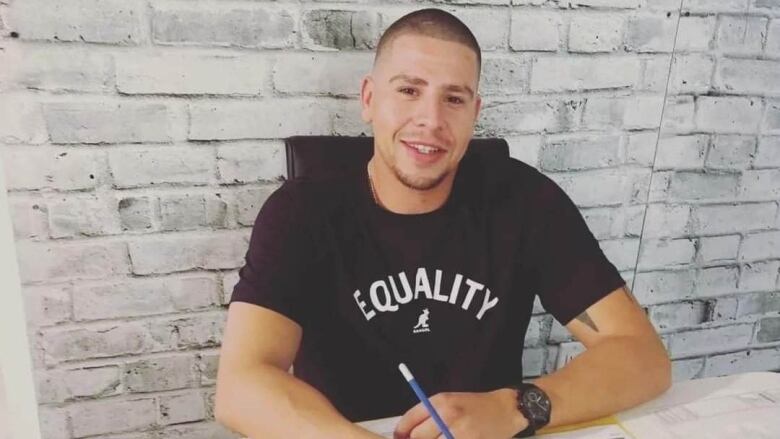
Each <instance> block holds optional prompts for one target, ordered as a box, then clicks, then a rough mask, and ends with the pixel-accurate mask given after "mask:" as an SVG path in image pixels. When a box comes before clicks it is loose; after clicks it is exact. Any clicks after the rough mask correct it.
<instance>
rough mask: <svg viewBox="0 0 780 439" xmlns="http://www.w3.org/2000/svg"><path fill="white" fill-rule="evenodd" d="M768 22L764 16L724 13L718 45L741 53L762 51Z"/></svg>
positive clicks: (724, 49)
mask: <svg viewBox="0 0 780 439" xmlns="http://www.w3.org/2000/svg"><path fill="white" fill-rule="evenodd" d="M766 24H767V19H766V18H764V17H747V16H731V15H722V16H721V17H720V26H718V35H717V37H716V47H717V48H718V49H720V50H722V51H725V52H732V53H733V52H736V53H739V54H747V53H755V54H758V53H761V46H762V44H763V40H764V35H765V33H766V31H765V30H766ZM745 61H747V60H745Z"/></svg>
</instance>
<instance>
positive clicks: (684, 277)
mask: <svg viewBox="0 0 780 439" xmlns="http://www.w3.org/2000/svg"><path fill="white" fill-rule="evenodd" d="M694 280H695V276H694V273H693V272H692V271H689V270H679V271H651V272H640V273H637V274H636V278H635V279H634V295H636V297H637V299H638V300H639V302H640V303H642V304H643V305H653V304H657V303H663V302H670V301H677V300H680V299H685V298H689V297H691V296H692V295H693V287H694Z"/></svg>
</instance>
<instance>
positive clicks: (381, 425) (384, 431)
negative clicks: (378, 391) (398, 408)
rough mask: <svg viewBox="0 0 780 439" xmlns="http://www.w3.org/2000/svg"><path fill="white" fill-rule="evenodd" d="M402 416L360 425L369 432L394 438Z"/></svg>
mask: <svg viewBox="0 0 780 439" xmlns="http://www.w3.org/2000/svg"><path fill="white" fill-rule="evenodd" d="M400 419H401V417H400V416H394V417H392V418H383V419H375V420H372V421H365V422H360V423H358V425H359V426H361V427H363V428H365V429H366V430H368V431H371V432H374V433H376V434H378V435H380V436H382V437H387V438H390V439H392V438H393V431H394V430H395V426H396V425H397V424H398V421H399V420H400Z"/></svg>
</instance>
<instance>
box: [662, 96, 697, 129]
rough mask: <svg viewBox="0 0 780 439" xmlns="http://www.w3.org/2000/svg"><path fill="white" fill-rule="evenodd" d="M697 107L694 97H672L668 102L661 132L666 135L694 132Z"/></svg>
mask: <svg viewBox="0 0 780 439" xmlns="http://www.w3.org/2000/svg"><path fill="white" fill-rule="evenodd" d="M695 109H696V107H695V105H694V102H693V97H692V96H672V97H670V98H668V99H667V100H666V105H665V107H664V117H663V119H662V120H661V130H662V132H664V133H679V132H690V131H693V130H694V128H695V126H694V118H695Z"/></svg>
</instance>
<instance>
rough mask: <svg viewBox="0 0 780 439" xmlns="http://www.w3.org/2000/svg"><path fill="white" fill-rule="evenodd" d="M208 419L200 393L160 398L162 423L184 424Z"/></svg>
mask: <svg viewBox="0 0 780 439" xmlns="http://www.w3.org/2000/svg"><path fill="white" fill-rule="evenodd" d="M204 419H206V405H205V401H204V400H203V395H202V394H201V393H200V392H187V393H180V394H176V395H165V396H161V397H160V423H161V424H163V425H172V424H183V423H185V422H195V421H202V420H204Z"/></svg>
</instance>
